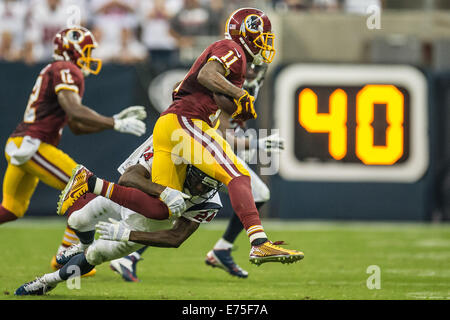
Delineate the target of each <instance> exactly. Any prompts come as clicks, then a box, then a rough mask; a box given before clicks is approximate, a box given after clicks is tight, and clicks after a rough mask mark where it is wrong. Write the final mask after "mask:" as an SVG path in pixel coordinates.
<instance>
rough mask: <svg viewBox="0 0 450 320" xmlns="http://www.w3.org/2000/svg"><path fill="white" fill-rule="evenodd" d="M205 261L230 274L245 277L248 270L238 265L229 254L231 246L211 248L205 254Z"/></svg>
mask: <svg viewBox="0 0 450 320" xmlns="http://www.w3.org/2000/svg"><path fill="white" fill-rule="evenodd" d="M205 263H206V264H207V265H208V266H211V267H213V268H216V267H217V268H220V269H222V270H225V271H226V272H228V273H229V274H231V275H232V276H236V277H239V278H247V277H248V272H247V271H245V270H244V269H242V268H241V267H239V266H238V265H237V264H236V263H235V262H234V260H233V257H232V256H231V248H230V249H223V250H211V251H209V252H208V254H207V255H206V259H205Z"/></svg>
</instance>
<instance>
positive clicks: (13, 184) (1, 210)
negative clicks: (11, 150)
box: [0, 157, 39, 223]
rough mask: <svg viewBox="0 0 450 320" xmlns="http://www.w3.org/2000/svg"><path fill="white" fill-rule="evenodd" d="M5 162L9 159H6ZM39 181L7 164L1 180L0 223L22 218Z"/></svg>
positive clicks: (20, 169)
mask: <svg viewBox="0 0 450 320" xmlns="http://www.w3.org/2000/svg"><path fill="white" fill-rule="evenodd" d="M7 160H9V158H8V157H7ZM38 182H39V179H38V178H37V177H35V176H33V175H31V174H29V173H27V172H26V171H24V170H23V169H22V168H21V167H18V166H15V165H13V164H10V163H8V167H7V168H6V171H5V175H4V178H3V200H2V204H1V206H0V223H5V222H9V221H13V220H16V219H18V218H22V217H23V216H24V214H25V212H26V211H27V209H28V206H29V204H30V199H31V197H32V195H33V193H34V191H35V189H36V186H37V184H38Z"/></svg>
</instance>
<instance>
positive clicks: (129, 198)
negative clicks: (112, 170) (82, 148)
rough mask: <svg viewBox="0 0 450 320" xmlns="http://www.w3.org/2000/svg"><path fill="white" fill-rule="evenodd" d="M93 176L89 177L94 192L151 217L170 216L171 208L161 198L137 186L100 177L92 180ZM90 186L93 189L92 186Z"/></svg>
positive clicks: (165, 217) (160, 218)
mask: <svg viewBox="0 0 450 320" xmlns="http://www.w3.org/2000/svg"><path fill="white" fill-rule="evenodd" d="M91 178H92V177H90V178H89V180H88V184H91V186H94V187H93V193H95V194H98V195H101V196H103V197H106V198H108V199H110V200H112V201H114V202H115V203H117V204H119V205H121V206H123V207H125V208H128V209H131V210H133V211H135V212H137V213H139V214H141V215H143V216H145V217H147V218H149V219H155V220H165V219H167V218H169V208H167V206H166V204H165V203H164V202H162V201H161V200H159V198H157V197H153V196H150V195H148V194H146V193H145V192H143V191H141V190H138V189H135V188H129V187H124V186H121V185H118V184H114V183H111V182H107V181H105V180H102V179H99V178H95V179H96V180H91ZM88 188H89V190H91V189H90V188H91V187H88Z"/></svg>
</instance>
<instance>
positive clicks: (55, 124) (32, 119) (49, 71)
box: [11, 61, 84, 146]
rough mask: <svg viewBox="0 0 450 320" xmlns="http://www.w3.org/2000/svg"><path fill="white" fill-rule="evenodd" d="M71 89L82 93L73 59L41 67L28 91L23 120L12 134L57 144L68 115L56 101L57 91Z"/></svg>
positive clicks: (81, 85) (80, 79) (79, 72)
mask: <svg viewBox="0 0 450 320" xmlns="http://www.w3.org/2000/svg"><path fill="white" fill-rule="evenodd" d="M60 90H71V91H74V92H76V93H78V94H79V95H80V97H82V96H83V93H84V77H83V74H82V72H81V70H80V69H79V68H78V67H77V66H76V65H75V64H73V63H72V62H68V61H56V62H53V63H50V64H49V65H47V66H46V67H45V68H44V69H42V71H41V73H40V74H39V76H38V78H37V80H36V83H35V85H34V87H33V90H32V91H31V94H30V98H29V99H28V105H27V108H26V110H25V114H24V117H23V121H22V122H21V123H19V125H18V126H17V127H16V129H15V130H14V132H13V133H12V135H11V137H23V136H31V137H33V138H38V139H40V140H41V141H42V142H46V143H49V144H52V145H55V146H56V145H57V144H58V143H59V140H60V138H61V133H62V128H63V127H64V126H65V125H66V123H67V116H66V113H65V112H64V110H63V109H62V108H61V106H60V105H59V103H58V96H57V93H58V92H59V91H60Z"/></svg>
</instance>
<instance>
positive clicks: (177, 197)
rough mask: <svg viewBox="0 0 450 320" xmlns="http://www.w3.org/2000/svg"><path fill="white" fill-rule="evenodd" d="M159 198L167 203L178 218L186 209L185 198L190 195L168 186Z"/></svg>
mask: <svg viewBox="0 0 450 320" xmlns="http://www.w3.org/2000/svg"><path fill="white" fill-rule="evenodd" d="M159 198H160V199H161V201H162V202H164V203H165V204H166V205H167V207H168V208H169V210H170V212H171V213H172V215H173V216H175V217H177V218H178V217H179V216H181V214H182V213H183V212H184V211H186V202H185V200H186V199H189V198H190V197H189V196H188V195H187V194H185V193H183V192H181V191H178V190H175V189H172V188H169V187H167V188H165V189H164V191H163V192H161V194H160V196H159Z"/></svg>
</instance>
